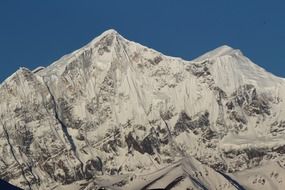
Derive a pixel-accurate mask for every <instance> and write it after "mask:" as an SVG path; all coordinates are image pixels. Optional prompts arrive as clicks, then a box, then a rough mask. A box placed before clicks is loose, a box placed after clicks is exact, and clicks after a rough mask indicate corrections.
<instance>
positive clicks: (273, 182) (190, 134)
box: [0, 30, 285, 190]
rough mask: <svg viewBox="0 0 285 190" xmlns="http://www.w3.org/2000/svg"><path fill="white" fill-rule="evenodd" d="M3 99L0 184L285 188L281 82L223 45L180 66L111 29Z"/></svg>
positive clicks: (23, 75) (16, 78)
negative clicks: (2, 181)
mask: <svg viewBox="0 0 285 190" xmlns="http://www.w3.org/2000/svg"><path fill="white" fill-rule="evenodd" d="M0 97H1V99H0V118H1V119H0V152H1V154H0V168H1V169H0V178H1V179H3V180H5V181H8V182H9V183H11V184H14V185H17V186H18V187H21V188H24V189H69V190H70V189H85V190H88V189H100V188H101V187H104V188H105V189H130V190H131V189H134V190H139V189H145V190H146V189H187V190H188V189H282V187H284V186H285V181H284V180H285V171H284V168H285V163H284V161H285V159H284V158H285V157H284V153H285V109H284V108H285V102H284V97H285V80H284V79H282V78H278V77H276V76H274V75H272V74H270V73H268V72H266V71H265V70H264V69H262V68H260V67H259V66H258V65H255V64H254V63H252V62H251V61H250V60H249V59H248V58H247V57H245V56H244V55H243V54H242V53H241V51H239V50H236V49H232V48H231V47H228V46H222V47H219V48H217V49H215V50H213V51H211V52H208V53H206V54H204V55H202V56H201V57H198V58H197V59H195V60H193V61H185V60H182V59H180V58H174V57H169V56H166V55H163V54H161V53H159V52H157V51H155V50H153V49H150V48H147V47H145V46H142V45H140V44H138V43H135V42H132V41H128V40H126V39H125V38H123V37H122V36H121V35H120V34H118V33H117V32H116V31H114V30H108V31H106V32H104V33H103V34H101V35H100V36H99V37H97V38H95V39H94V40H93V41H91V42H90V43H89V44H87V45H86V46H84V47H82V48H81V49H79V50H77V51H74V52H72V53H71V54H68V55H65V56H64V57H62V58H61V59H59V60H58V61H56V62H54V63H53V64H51V65H50V66H48V67H46V68H44V67H39V68H37V69H35V70H33V71H31V70H29V69H27V68H20V69H19V70H18V71H16V72H15V73H14V74H13V75H12V76H10V77H9V78H8V79H6V80H5V81H4V82H3V83H2V84H1V86H0ZM283 181H284V182H283Z"/></svg>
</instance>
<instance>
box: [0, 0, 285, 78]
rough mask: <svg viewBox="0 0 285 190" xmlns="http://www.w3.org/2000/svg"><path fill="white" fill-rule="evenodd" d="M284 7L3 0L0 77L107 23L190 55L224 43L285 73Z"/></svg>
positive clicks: (229, 0)
mask: <svg viewBox="0 0 285 190" xmlns="http://www.w3.org/2000/svg"><path fill="white" fill-rule="evenodd" d="M284 10H285V2H284V0H270V1H269V0H250V1H249V0H239V1H237V0H215V1H214V0H122V1H118V0H100V1H98V0H80V1H79V0H77V1H75V0H48V1H46V0H29V1H23V0H1V1H0V55H1V60H0V81H3V80H4V79H5V78H7V77H8V76H9V75H11V74H12V73H13V72H15V71H16V70H17V69H18V68H19V67H20V66H23V67H27V68H30V69H34V68H35V67H37V66H40V65H42V66H47V65H49V64H51V63H52V62H53V61H55V60H57V59H58V58H60V57H61V56H63V55H64V54H67V53H69V52H71V51H73V50H76V49H78V48H80V47H81V46H83V45H85V44H86V43H88V42H89V41H90V40H92V39H93V38H94V37H96V36H97V35H99V34H100V33H102V32H103V31H105V30H107V29H110V28H114V29H115V30H117V31H118V32H119V33H121V34H122V35H123V36H124V37H126V38H127V39H130V40H133V41H136V42H139V43H141V44H143V45H146V46H149V47H152V48H154V49H156V50H158V51H161V52H162V53H164V54H167V55H172V56H179V57H182V58H184V59H187V60H191V59H193V58H195V57H197V56H199V55H201V54H202V53H205V52H207V51H209V50H211V49H214V48H216V47H218V46H221V45H224V44H227V45H229V46H232V47H234V48H238V49H241V50H242V52H243V53H244V54H245V55H246V56H248V57H249V58H250V59H252V60H253V61H254V62H255V63H256V64H258V65H260V66H262V67H264V68H265V69H266V70H268V71H270V72H272V73H274V74H276V75H278V76H283V77H285V61H284V60H285V11H284Z"/></svg>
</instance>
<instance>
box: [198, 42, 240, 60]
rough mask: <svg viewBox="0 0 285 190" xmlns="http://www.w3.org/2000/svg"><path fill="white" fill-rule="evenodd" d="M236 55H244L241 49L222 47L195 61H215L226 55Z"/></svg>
mask: <svg viewBox="0 0 285 190" xmlns="http://www.w3.org/2000/svg"><path fill="white" fill-rule="evenodd" d="M234 54H235V55H242V52H241V51H240V50H239V49H234V48H232V47H230V46H228V45H222V46H220V47H218V48H215V49H213V50H211V51H209V52H207V53H205V54H203V55H202V56H200V57H198V58H196V59H195V61H203V60H205V59H215V58H217V57H222V56H225V55H234Z"/></svg>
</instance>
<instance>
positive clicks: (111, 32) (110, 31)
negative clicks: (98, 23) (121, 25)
mask: <svg viewBox="0 0 285 190" xmlns="http://www.w3.org/2000/svg"><path fill="white" fill-rule="evenodd" d="M116 36H120V34H119V33H118V32H117V31H116V30H114V29H108V30H106V31H105V32H103V33H102V34H100V35H99V36H97V37H95V38H94V39H93V40H92V41H91V43H92V42H97V41H99V40H100V39H103V38H106V37H116Z"/></svg>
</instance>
